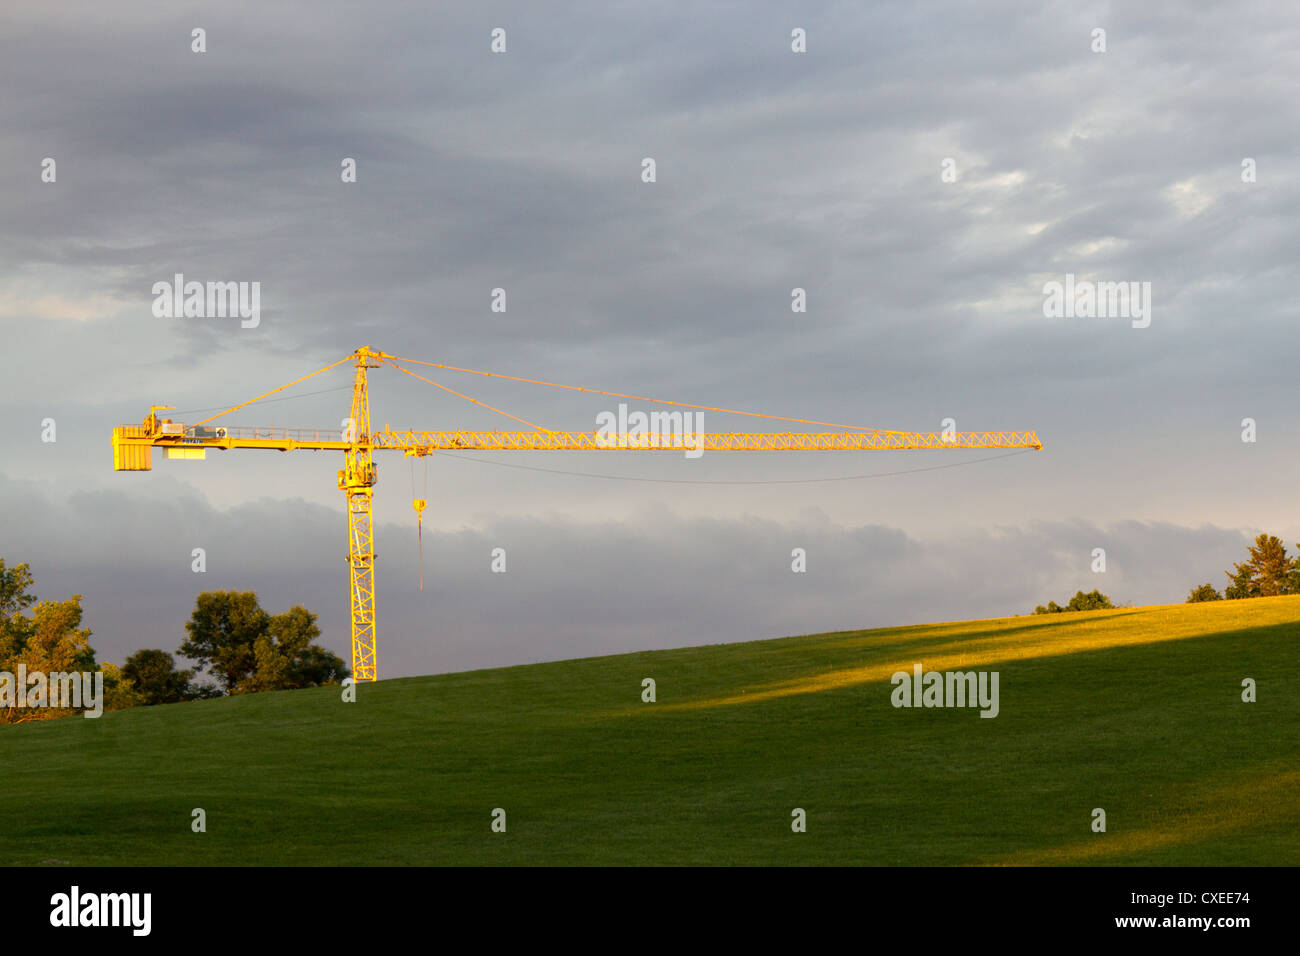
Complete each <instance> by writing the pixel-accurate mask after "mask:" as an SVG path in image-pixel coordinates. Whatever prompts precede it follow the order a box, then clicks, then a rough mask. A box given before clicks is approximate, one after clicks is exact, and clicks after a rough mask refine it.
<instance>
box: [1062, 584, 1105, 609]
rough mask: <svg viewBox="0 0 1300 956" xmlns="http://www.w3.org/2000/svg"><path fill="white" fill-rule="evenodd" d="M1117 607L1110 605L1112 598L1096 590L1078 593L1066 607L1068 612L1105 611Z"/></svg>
mask: <svg viewBox="0 0 1300 956" xmlns="http://www.w3.org/2000/svg"><path fill="white" fill-rule="evenodd" d="M1114 606H1115V605H1113V604H1111V603H1110V598H1108V597H1106V595H1104V594H1102V593H1101V592H1100V591H1098V590H1096V589H1094V590H1092V591H1089V592H1088V593H1087V594H1084V593H1083V592H1082V591H1076V592H1075V594H1074V597H1072V598H1070V603H1069V604H1067V605H1066V607H1065V609H1066V610H1067V611H1104V610H1107V609H1110V608H1113V607H1114Z"/></svg>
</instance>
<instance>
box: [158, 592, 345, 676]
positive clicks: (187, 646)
mask: <svg viewBox="0 0 1300 956" xmlns="http://www.w3.org/2000/svg"><path fill="white" fill-rule="evenodd" d="M185 629H186V631H187V632H188V634H189V639H188V640H186V641H185V643H183V644H182V645H181V646H180V648H179V651H178V652H179V653H180V654H183V655H184V656H185V657H188V658H190V659H191V660H194V661H198V662H199V664H200V669H203V668H207V669H208V670H209V672H210V673H211V674H212V675H213V677H214V678H215V679H216V680H217V681H218V683H219V684H220V686H221V689H222V690H223V691H225V692H226V693H230V694H247V693H256V692H258V691H264V690H285V689H290V688H297V687H315V686H318V685H320V684H328V683H337V682H339V681H341V680H343V678H344V677H346V676H347V675H348V669H347V667H346V666H345V665H344V663H343V661H342V659H340V658H339V657H338V656H337V655H336V654H333V653H331V652H330V651H328V650H326V649H325V648H323V647H321V646H319V645H318V644H315V643H313V641H314V640H315V639H316V638H318V637H320V628H319V627H317V626H316V615H315V614H312V613H311V612H310V611H308V610H307V609H306V608H304V607H302V606H301V605H294V606H293V607H292V608H290V609H289V610H288V611H286V612H285V613H284V614H277V615H274V616H272V615H270V614H267V613H266V612H265V611H263V610H262V608H261V606H260V605H259V604H258V602H257V595H256V594H255V593H254V592H252V591H238V592H236V591H209V592H205V593H203V594H200V595H199V597H198V600H197V602H196V605H195V609H194V613H193V614H192V615H191V616H190V620H189V622H188V623H187V624H186V625H185Z"/></svg>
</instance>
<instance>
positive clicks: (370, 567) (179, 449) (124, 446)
mask: <svg viewBox="0 0 1300 956" xmlns="http://www.w3.org/2000/svg"><path fill="white" fill-rule="evenodd" d="M347 362H351V363H352V364H353V365H354V366H355V367H356V371H355V373H354V377H353V383H352V410H351V415H350V416H349V418H348V419H346V420H345V421H344V422H343V426H344V427H343V428H342V429H340V430H328V429H290V428H261V427H248V426H234V425H231V426H225V425H213V424H210V423H211V422H213V421H214V420H215V419H217V418H220V417H221V416H222V415H227V414H230V413H231V412H235V411H238V410H239V409H241V408H244V407H245V406H247V405H252V404H253V403H254V402H259V401H261V400H262V399H264V398H267V397H268V396H270V395H274V394H275V393H276V392H282V391H284V390H285V389H287V388H290V387H292V386H294V385H297V384H298V383H299V382H303V381H305V380H307V379H309V378H311V377H312V376H314V375H319V374H321V373H322V372H327V371H329V370H330V369H332V368H336V367H338V366H340V365H343V364H345V363H347ZM383 365H388V366H391V367H392V368H395V369H397V370H398V371H401V372H405V373H406V374H407V375H412V376H414V377H416V378H419V379H421V380H422V381H425V382H428V383H429V384H431V385H435V386H437V387H438V388H440V389H443V390H444V391H446V392H450V393H451V394H453V395H456V396H458V397H460V398H463V399H465V400H466V401H469V402H472V403H473V404H475V405H479V406H481V407H483V408H487V409H489V410H491V411H494V412H497V413H499V414H501V415H505V416H506V417H508V418H512V419H514V420H515V421H518V422H522V423H523V424H525V425H530V426H532V428H533V430H532V431H527V432H523V431H513V432H503V431H465V430H455V431H426V432H416V431H405V432H400V431H390V430H389V428H388V426H386V425H385V426H384V428H383V429H381V430H379V431H372V430H371V427H370V397H369V392H368V390H367V382H366V372H367V370H368V369H372V368H379V367H381V366H383ZM406 365H420V366H426V367H429V368H438V369H444V370H448V371H454V372H468V373H471V374H475V375H483V376H488V377H492V378H503V379H509V380H511V381H516V382H526V383H529V384H533V385H545V386H549V387H552V388H562V389H568V390H571V391H578V392H588V393H592V394H598V395H608V396H613V397H617V398H625V399H631V400H636V401H642V402H650V403H657V404H663V405H675V406H680V407H684V408H694V409H701V410H704V411H713V412H722V413H725V414H731V415H747V416H750V417H753V418H764V419H771V420H777V421H786V422H797V423H800V424H803V425H821V426H826V427H831V428H839V429H844V431H837V432H705V433H699V434H687V433H685V432H684V431H677V432H674V433H673V434H671V435H668V436H662V435H656V434H647V433H645V432H635V433H630V432H619V433H610V432H608V431H607V430H606V431H596V432H561V431H551V430H549V429H545V428H542V427H541V426H540V425H533V423H531V422H527V421H525V420H524V419H522V418H518V417H517V416H515V415H511V414H510V413H508V412H504V411H501V409H499V408H493V407H492V406H491V405H487V404H486V403H484V402H479V401H477V400H475V399H473V398H470V397H469V396H468V395H463V394H461V393H460V392H458V391H456V390H455V389H452V388H449V387H447V386H446V385H442V384H440V383H438V382H435V381H433V380H432V379H429V378H426V377H425V376H423V375H420V374H419V373H417V372H414V371H412V370H411V369H409V368H406ZM173 408H174V406H170V405H152V406H150V408H149V414H148V415H146V416H145V418H144V421H143V422H142V423H141V424H139V425H119V426H117V427H115V428H114V429H113V436H112V444H113V468H114V469H115V470H116V471H150V470H152V468H153V449H154V448H161V449H163V451H164V454H166V456H167V457H168V458H181V459H202V458H204V457H205V456H206V455H207V452H208V450H209V449H216V450H219V451H229V450H231V449H235V448H261V449H269V450H273V451H341V452H343V456H344V464H343V469H342V470H341V471H339V473H338V487H339V490H340V491H342V492H343V493H344V494H345V495H346V497H347V511H348V569H349V570H348V576H349V595H350V596H349V601H350V603H351V607H352V674H353V677H354V678H356V680H358V681H363V680H364V681H371V680H376V679H378V676H379V669H378V661H377V658H376V653H375V536H374V516H373V497H374V487H375V482H376V480H377V474H376V470H375V463H374V460H373V453H374V452H376V451H401V452H404V453H405V454H406V455H408V456H415V457H420V456H425V455H431V454H433V453H434V452H435V451H447V450H460V451H465V450H470V451H610V450H614V451H663V450H671V449H675V450H678V451H681V450H683V449H687V448H694V449H700V450H702V451H919V450H932V451H951V450H955V449H961V448H1025V449H1041V448H1042V447H1043V445H1042V442H1040V441H1039V440H1038V435H1037V434H1036V433H1034V432H1032V431H1028V432H902V431H889V430H886V429H880V428H865V427H862V426H856V425H836V424H833V423H831V422H816V421H809V420H807V419H801V418H789V417H785V416H781V415H765V414H762V413H759V412H742V411H736V410H735V409H727V408H713V407H711V406H707V405H694V404H691V403H689V402H673V401H667V400H665V399H657V398H645V397H643V396H638V395H624V394H621V393H619V392H608V391H603V390H601V389H594V388H583V387H580V386H576V385H560V384H558V383H555V382H542V381H537V380H534V379H525V378H519V377H517V376H513V375H502V374H500V373H496V372H483V371H480V370H477V369H466V368H457V367H456V366H452V365H443V364H440V363H437V362H421V361H418V360H416V359H407V358H402V357H400V356H396V355H388V354H386V353H384V352H379V351H376V350H375V349H371V348H367V347H365V346H363V347H361V348H359V349H357V350H356V351H355V352H353V353H352V354H351V355H349V356H347V357H346V358H342V359H340V360H339V361H337V362H334V363H332V364H330V365H327V366H325V367H324V368H321V369H317V370H316V371H315V372H311V373H310V374H308V375H304V376H303V377H302V378H298V379H295V380H294V381H292V382H289V383H288V384H286V385H282V386H280V387H279V388H276V389H272V390H271V391H269V392H267V393H266V394H264V395H259V396H258V397H257V398H253V399H250V400H249V401H247V402H244V403H242V404H240V405H235V406H233V407H232V408H228V409H226V410H225V411H223V412H220V413H218V414H217V415H214V416H212V417H211V418H206V419H204V420H203V421H201V422H197V423H196V424H194V425H185V424H183V423H181V422H174V421H172V420H171V419H169V418H159V417H158V412H160V411H169V410H172V409H173ZM412 504H413V506H414V507H415V509H416V513H417V515H420V513H421V512H423V510H424V505H425V501H424V499H418V498H417V499H415V500H414V501H413V502H412ZM421 581H422V582H423V573H422V575H421Z"/></svg>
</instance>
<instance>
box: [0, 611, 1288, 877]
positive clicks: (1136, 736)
mask: <svg viewBox="0 0 1300 956" xmlns="http://www.w3.org/2000/svg"><path fill="white" fill-rule="evenodd" d="M520 640H521V641H524V640H526V635H521V636H520ZM917 662H921V663H922V664H923V665H924V667H925V669H926V670H927V671H929V670H958V669H960V670H990V671H994V670H995V671H998V672H999V674H1000V684H999V689H1000V714H999V715H998V716H997V717H996V718H995V719H982V718H980V717H979V714H978V711H977V710H974V709H958V708H951V709H937V708H936V709H915V708H914V709H902V708H895V707H893V706H892V705H891V703H890V694H891V691H892V690H893V688H892V686H891V685H890V683H889V677H890V674H892V673H893V672H894V671H898V670H904V671H911V669H912V666H913V664H915V663H917ZM645 677H652V678H654V679H655V681H656V682H657V696H658V700H657V702H656V703H653V704H647V703H642V702H641V681H642V679H643V678H645ZM1245 677H1252V678H1254V679H1255V680H1256V681H1257V682H1258V702H1257V703H1250V704H1248V703H1243V702H1242V701H1241V682H1242V679H1243V678H1245ZM1298 690H1300V597H1284V598H1264V599H1256V600H1250V601H1231V602H1221V603H1215V604H1200V605H1175V606H1169V607H1149V608H1136V609H1124V610H1115V611H1101V612H1090V613H1083V614H1061V615H1051V616H1037V617H1017V618H1006V619H1000V620H988V621H968V622H962V623H954V624H935V625H925V626H918V627H898V628H885V629H880V630H871V631H851V632H844V633H837V634H820V635H814V636H809V637H795V638H784V639H781V640H771V641H760V642H753V643H747V644H734V645H715V646H709V647H697V648H690V649H685V650H676V651H658V652H650V653H641V654H627V655H620V656H617V657H604V658H593V659H587V660H576V661H565V662H561V663H553V664H535V665H531V666H526V667H512V668H504V669H499V670H488V671H475V672H469V673H462V674H449V675H443V676H438V677H420V678H409V679H403V680H391V681H382V682H380V683H378V684H374V685H363V686H362V687H360V688H359V700H358V702H357V703H355V704H344V703H342V702H341V701H340V694H339V690H338V689H337V688H325V689H318V690H306V691H290V692H283V693H275V694H259V695H254V696H248V697H239V698H227V699H222V700H216V701H204V702H197V703H190V704H178V705H173V706H167V707H152V708H142V709H138V710H132V711H124V712H118V713H109V714H105V715H104V717H102V718H101V719H99V720H84V719H81V718H73V719H68V720H58V721H49V722H45V723H36V724H24V725H19V726H14V727H0V767H2V768H3V770H2V772H0V820H2V821H3V826H0V863H2V864H35V863H41V862H43V861H59V862H66V863H70V864H76V865H94V864H144V865H149V864H243V863H277V864H327V865H328V864H390V863H393V864H448V863H457V864H516V863H523V864H527V863H553V864H584V863H591V864H606V863H651V864H664V863H726V864H751V863H772V864H808V863H837V864H847V863H854V864H857V863H863V864H902V865H912V864H986V863H1044V864H1058V863H1059V864H1087V865H1092V864H1100V865H1110V864H1135V863H1148V864H1198V865H1199V864H1229V865H1232V864H1258V863H1264V864H1290V865H1294V864H1297V863H1300V693H1298V692H1297V691H1298ZM195 807H202V808H204V809H205V810H206V812H207V832H206V833H201V834H199V833H193V832H191V829H190V812H191V810H192V809H193V808H195ZM496 807H501V808H504V809H505V810H506V812H507V824H508V829H507V832H506V833H504V834H501V833H493V832H491V830H490V815H491V813H492V810H493V809H494V808H496ZM795 807H801V808H803V809H805V810H806V811H807V821H808V822H807V832H806V833H802V834H796V833H792V832H791V827H790V822H791V810H792V809H793V808H795ZM1094 807H1102V808H1104V809H1105V810H1106V813H1107V832H1106V833H1104V834H1094V833H1092V832H1091V830H1090V822H1091V813H1092V810H1093V808H1094Z"/></svg>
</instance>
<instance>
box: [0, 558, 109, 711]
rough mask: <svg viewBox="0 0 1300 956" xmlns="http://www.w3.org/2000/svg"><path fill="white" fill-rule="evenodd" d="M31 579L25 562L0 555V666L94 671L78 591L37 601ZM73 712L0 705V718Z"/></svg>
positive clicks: (44, 670)
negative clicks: (7, 560) (62, 598)
mask: <svg viewBox="0 0 1300 956" xmlns="http://www.w3.org/2000/svg"><path fill="white" fill-rule="evenodd" d="M32 584H33V580H32V574H31V569H30V568H29V566H28V565H26V564H18V565H15V566H14V567H13V568H12V569H10V568H7V567H6V566H5V563H4V561H3V560H0V671H8V672H10V673H15V672H16V671H17V670H18V667H19V665H24V666H25V667H26V668H27V670H28V671H29V672H32V671H40V672H42V673H45V674H55V673H60V672H70V671H94V670H95V669H96V667H95V652H94V650H93V649H92V648H91V646H90V630H89V629H88V628H84V627H82V626H81V615H82V610H81V595H80V594H74V595H73V596H72V597H71V598H69V599H68V600H66V601H38V600H37V599H36V595H34V594H32V593H31V588H32ZM29 609H30V611H31V613H30V614H28V613H27V611H28V610H29ZM73 713H75V711H73V710H70V709H63V708H53V707H41V708H31V709H28V708H22V709H20V708H18V707H17V706H14V707H7V708H4V709H3V710H0V723H22V722H25V721H29V720H47V719H49V718H52V717H66V716H68V715H70V714H73Z"/></svg>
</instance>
